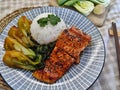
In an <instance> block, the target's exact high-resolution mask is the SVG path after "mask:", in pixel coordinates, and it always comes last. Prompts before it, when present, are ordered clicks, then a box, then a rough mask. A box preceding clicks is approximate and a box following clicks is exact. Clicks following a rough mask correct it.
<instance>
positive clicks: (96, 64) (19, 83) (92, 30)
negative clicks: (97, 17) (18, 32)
mask: <svg viewBox="0 0 120 90" xmlns="http://www.w3.org/2000/svg"><path fill="white" fill-rule="evenodd" d="M45 12H49V13H54V14H56V15H58V16H59V17H60V18H62V19H63V20H64V21H65V23H66V24H67V25H69V26H76V27H77V28H79V29H81V30H83V32H85V33H87V34H89V35H91V36H92V41H91V46H88V47H87V48H86V49H85V50H84V51H83V54H82V55H81V56H80V57H81V61H80V64H78V65H73V66H72V67H71V68H70V70H69V71H67V73H66V74H65V75H64V76H63V77H62V78H61V79H59V80H58V81H57V82H56V83H54V84H46V83H43V82H40V81H38V80H36V79H35V78H34V77H33V76H32V72H30V71H26V70H21V69H12V68H9V67H7V66H5V65H4V64H3V62H2V57H3V55H4V52H5V51H4V48H3V44H4V39H5V37H6V36H7V32H8V30H9V29H10V27H11V26H13V25H16V24H17V22H18V19H19V17H20V16H22V15H25V16H26V17H27V18H29V19H30V20H33V19H34V18H35V17H36V16H37V15H39V14H41V13H45ZM104 60H105V46H104V42H103V39H102V36H101V34H100V32H99V31H98V29H97V28H96V27H95V26H94V24H93V23H92V22H91V21H89V20H88V19H87V18H86V17H85V16H83V15H81V14H80V13H77V12H75V11H72V10H69V9H65V8H60V7H41V8H36V9H32V10H29V11H27V12H25V13H22V14H20V15H19V16H18V17H16V18H14V19H13V20H12V21H11V22H10V23H9V24H8V25H7V27H6V28H5V29H4V30H3V32H2V34H1V35H0V73H1V76H2V77H3V78H4V80H5V81H6V82H7V83H8V85H9V86H10V87H11V88H13V89H14V90H85V89H88V88H89V87H90V86H91V85H92V84H93V83H94V82H95V80H96V79H97V78H98V76H99V74H100V72H101V70H102V68H103V65H104Z"/></svg>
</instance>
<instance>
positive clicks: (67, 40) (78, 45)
mask: <svg viewBox="0 0 120 90" xmlns="http://www.w3.org/2000/svg"><path fill="white" fill-rule="evenodd" d="M90 40H91V37H90V36H89V35H87V34H85V33H83V32H82V31H81V30H79V29H78V28H76V27H71V28H70V29H69V30H64V31H63V32H62V34H61V35H60V36H59V38H58V40H57V42H56V45H55V48H54V49H53V51H52V53H51V55H50V58H49V59H48V60H46V61H45V68H44V69H40V70H36V71H35V72H33V76H34V77H35V78H36V79H38V80H40V81H42V82H45V83H55V82H56V81H57V80H58V79H59V78H61V77H62V76H63V75H64V74H65V73H66V71H67V70H68V69H69V68H70V67H71V66H72V65H73V64H74V63H76V64H78V63H79V62H80V58H79V55H80V53H81V52H82V51H83V50H84V49H85V48H86V47H87V45H88V44H89V42H90Z"/></svg>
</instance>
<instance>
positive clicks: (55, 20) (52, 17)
mask: <svg viewBox="0 0 120 90" xmlns="http://www.w3.org/2000/svg"><path fill="white" fill-rule="evenodd" d="M48 21H49V22H50V23H51V24H52V25H53V26H54V25H57V24H58V22H60V21H61V20H60V18H59V17H58V16H55V15H54V14H49V15H48V17H46V18H41V19H39V20H38V21H37V23H38V24H39V25H40V26H41V27H45V26H46V25H47V24H48Z"/></svg>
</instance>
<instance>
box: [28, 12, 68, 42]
mask: <svg viewBox="0 0 120 90" xmlns="http://www.w3.org/2000/svg"><path fill="white" fill-rule="evenodd" d="M48 14H51V13H43V14H40V15H39V16H37V17H36V18H35V19H34V20H33V21H32V24H31V29H30V31H31V35H32V37H33V39H35V40H36V41H37V42H38V43H39V44H48V43H50V42H53V41H55V40H57V38H58V36H59V35H60V34H61V32H62V31H63V30H64V29H66V25H65V23H64V21H63V20H62V19H61V22H59V23H58V24H57V25H55V26H53V25H51V24H50V23H48V25H46V26H45V27H40V25H39V24H38V23H37V21H38V20H39V19H40V18H43V17H47V16H48Z"/></svg>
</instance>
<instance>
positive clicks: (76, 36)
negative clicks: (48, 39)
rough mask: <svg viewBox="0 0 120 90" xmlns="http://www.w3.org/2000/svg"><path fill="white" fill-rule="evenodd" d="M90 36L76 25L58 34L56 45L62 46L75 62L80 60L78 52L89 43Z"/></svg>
mask: <svg viewBox="0 0 120 90" xmlns="http://www.w3.org/2000/svg"><path fill="white" fill-rule="evenodd" d="M90 40H91V37H90V36H89V35H87V34H85V33H83V32H82V31H81V30H79V29H78V28H76V27H71V28H70V29H69V30H64V31H63V33H62V34H61V35H60V36H59V39H58V41H57V43H56V47H59V48H62V49H63V50H64V51H65V52H67V53H68V54H69V55H70V56H72V57H73V58H75V59H76V61H75V63H76V64H78V63H79V62H80V58H79V56H80V53H81V52H82V51H83V50H84V49H85V47H86V46H87V45H88V44H89V42H90Z"/></svg>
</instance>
